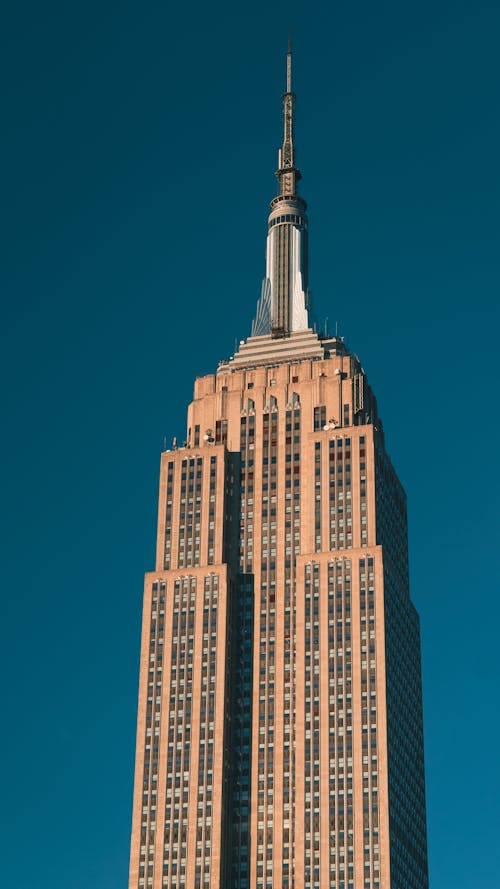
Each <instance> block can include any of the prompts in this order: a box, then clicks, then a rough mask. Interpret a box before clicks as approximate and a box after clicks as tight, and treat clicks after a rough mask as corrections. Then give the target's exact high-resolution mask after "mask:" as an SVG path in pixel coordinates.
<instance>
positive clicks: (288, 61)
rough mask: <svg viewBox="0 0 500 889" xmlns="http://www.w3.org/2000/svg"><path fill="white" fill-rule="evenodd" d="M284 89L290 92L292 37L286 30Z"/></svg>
mask: <svg viewBox="0 0 500 889" xmlns="http://www.w3.org/2000/svg"><path fill="white" fill-rule="evenodd" d="M286 91H287V93H291V92H292V38H291V36H290V31H289V32H288V47H287V51H286Z"/></svg>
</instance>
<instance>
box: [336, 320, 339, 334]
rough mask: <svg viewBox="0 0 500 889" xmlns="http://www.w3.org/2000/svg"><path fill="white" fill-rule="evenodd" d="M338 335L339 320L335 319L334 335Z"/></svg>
mask: <svg viewBox="0 0 500 889" xmlns="http://www.w3.org/2000/svg"><path fill="white" fill-rule="evenodd" d="M338 335H339V322H338V321H336V322H335V336H338Z"/></svg>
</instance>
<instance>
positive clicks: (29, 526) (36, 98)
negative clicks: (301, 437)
mask: <svg viewBox="0 0 500 889" xmlns="http://www.w3.org/2000/svg"><path fill="white" fill-rule="evenodd" d="M243 9H244V10H245V11H244V12H243ZM6 16H7V19H6V20H5V19H4V22H3V25H2V29H1V33H0V43H1V46H0V50H1V51H0V66H1V69H2V70H1V72H0V73H1V82H2V87H3V89H2V93H3V97H2V106H1V107H2V111H1V120H2V130H3V136H2V155H3V159H2V164H1V173H0V175H1V179H2V210H3V213H2V229H3V231H2V237H1V243H2V254H3V256H2V261H1V266H0V288H1V297H2V309H3V317H4V320H3V324H2V340H3V342H2V346H1V361H2V364H3V367H2V381H3V397H2V401H3V408H2V415H3V420H4V432H3V434H2V439H1V443H2V450H3V457H2V474H3V480H2V485H3V500H4V510H3V515H2V522H3V528H2V534H1V540H2V544H3V549H4V555H3V558H2V566H3V571H2V581H3V583H2V587H3V596H4V602H5V604H4V621H3V630H4V639H3V643H2V646H1V658H2V662H3V663H2V672H1V675H2V680H3V684H4V691H3V697H2V702H3V706H2V711H3V712H2V722H3V731H2V747H3V753H2V764H3V780H2V785H3V787H2V796H3V804H2V815H1V817H2V820H3V824H2V826H1V829H0V837H1V844H2V846H3V847H4V849H3V852H2V878H1V882H2V885H4V886H15V887H16V889H123V887H124V886H125V885H126V880H127V867H128V854H129V849H128V845H129V833H130V823H131V802H132V780H133V758H134V745H135V718H136V699H137V681H138V666H139V637H140V618H141V600H142V575H143V572H144V571H145V570H149V569H151V568H153V566H154V544H155V525H156V500H157V481H158V465H159V454H160V450H161V447H162V442H163V437H164V436H167V439H168V441H169V442H170V441H171V438H172V436H173V435H177V436H178V437H179V438H180V439H182V438H183V435H184V430H185V416H186V408H187V404H188V402H189V400H190V398H191V395H192V385H193V380H194V377H195V376H196V375H198V374H202V373H206V372H210V371H212V370H214V369H215V367H216V365H217V362H218V360H219V359H220V358H222V357H226V356H228V355H229V354H231V353H232V352H233V350H234V342H235V338H237V339H240V338H241V337H244V336H247V335H248V334H249V332H250V323H251V318H252V315H253V311H254V307H255V302H256V299H257V297H258V296H259V293H260V285H261V279H262V276H263V273H264V248H265V237H266V221H267V213H268V201H269V200H270V199H271V198H272V197H273V195H274V194H275V189H276V183H275V180H274V176H273V173H274V170H275V169H276V162H277V154H276V152H277V148H278V146H279V144H280V139H281V105H280V97H281V92H282V90H283V87H284V52H285V48H286V33H287V30H288V29H289V28H290V29H291V31H292V36H293V43H294V50H295V61H294V87H295V90H296V92H297V93H298V102H297V128H296V142H297V159H298V163H299V166H300V168H301V170H302V173H303V182H302V183H301V186H302V194H303V196H304V197H305V198H306V199H307V201H308V204H309V218H310V237H311V263H310V266H311V268H310V282H311V287H312V290H313V297H314V300H315V305H316V309H317V312H318V314H319V315H320V316H325V315H326V316H328V317H329V319H330V322H331V325H332V324H333V322H334V321H335V320H338V322H339V324H340V327H341V333H343V334H344V335H345V338H346V342H347V343H348V345H349V347H350V348H351V349H353V350H354V351H355V352H356V353H357V354H359V356H360V358H361V360H362V362H363V365H364V367H365V369H366V371H367V373H368V376H369V379H370V381H371V383H372V385H373V387H374V389H375V392H376V393H377V396H378V400H379V406H380V411H381V415H382V418H383V420H384V425H385V429H386V436H387V445H388V449H389V452H390V453H391V455H392V457H393V461H394V463H395V465H396V468H397V470H398V472H399V474H400V477H401V479H402V481H403V484H404V485H405V488H406V490H407V493H408V503H409V518H410V554H411V569H412V595H413V598H414V601H415V603H416V605H417V607H418V610H419V612H420V615H421V622H422V637H423V664H424V704H425V737H426V764H427V789H428V825H429V853H430V869H431V887H432V889H450V887H452V889H478V887H481V889H496V887H498V886H499V885H500V864H499V857H498V848H497V847H498V831H499V827H500V824H499V817H498V811H499V809H498V798H499V760H500V757H499V742H498V735H499V729H500V717H499V701H498V687H499V669H498V660H499V643H498V625H499V619H500V606H499V600H500V596H499V583H498V580H499V571H498V530H499V525H498V501H499V491H498V472H497V463H498V456H499V444H498V438H499V426H500V412H499V408H498V390H499V387H498V360H497V348H498V322H499V312H498V299H499V291H500V286H499V285H500V273H499V234H500V187H499V175H498V170H499V157H500V124H499V114H498V108H499V81H500V78H499V74H500V63H499V50H498V35H499V32H500V6H499V5H498V3H495V2H493V0H491V2H486V0H454V2H451V0H450V2H444V0H420V2H418V3H417V2H414V3H409V2H403V0H401V2H396V0H388V2H382V3H373V2H371V0H358V2H351V3H346V2H344V3H333V4H330V3H326V2H325V3H317V2H309V3H305V4H304V3H297V2H294V0H290V2H287V3H282V2H273V3H271V2H263V0H254V2H253V3H251V4H245V5H244V6H243V5H242V6H240V5H238V4H235V3H234V2H232V3H229V2H227V0H223V2H221V3H218V4H206V3H199V2H197V0H195V2H194V3H190V4H186V3H182V4H175V5H173V4H172V5H169V4H167V3H165V2H164V3H160V2H148V0H143V2H141V3H137V2H135V3H134V2H124V0H121V2H119V3H118V2H111V0H100V2H95V0H86V2H85V3H83V2H81V0H74V2H71V3H67V2H62V0H60V2H55V0H48V2H44V3H34V2H33V0H27V2H25V3H24V4H9V7H8V10H7V13H6Z"/></svg>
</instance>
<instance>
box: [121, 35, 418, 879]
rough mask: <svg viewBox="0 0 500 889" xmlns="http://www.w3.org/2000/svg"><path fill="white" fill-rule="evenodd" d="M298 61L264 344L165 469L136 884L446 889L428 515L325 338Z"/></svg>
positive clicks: (266, 288)
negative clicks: (424, 643) (413, 517)
mask: <svg viewBox="0 0 500 889" xmlns="http://www.w3.org/2000/svg"><path fill="white" fill-rule="evenodd" d="M293 99H294V96H293V93H292V90H291V53H290V51H289V52H288V54H287V91H286V93H285V95H284V97H283V103H284V141H283V147H282V149H281V151H280V154H279V169H278V171H277V178H278V181H279V194H278V196H277V197H276V198H275V199H274V200H273V201H272V203H271V214H270V216H269V234H268V244H267V268H266V277H265V279H264V283H263V288H262V295H261V298H260V300H259V302H258V308H257V313H256V319H255V321H254V324H253V328H252V336H251V337H249V338H248V339H247V340H246V342H244V343H242V344H241V346H240V348H239V350H238V352H237V353H236V354H235V355H234V356H232V358H231V359H229V360H228V361H223V362H221V363H220V365H219V367H218V370H217V372H216V373H214V374H210V375H208V376H205V377H201V378H199V379H197V380H196V382H195V391H194V400H193V402H192V403H191V405H190V406H189V409H188V422H187V436H186V443H185V445H184V446H183V447H182V448H175V449H173V450H171V451H165V452H164V453H163V454H162V458H161V474H160V498H159V514H158V539H157V557H156V568H155V570H154V571H153V572H151V573H149V574H147V575H146V582H145V592H144V613H143V631H142V648H141V673H140V688H139V713H138V732H137V754H136V770H135V793H134V813H133V828H132V850H131V864H130V883H129V886H130V889H142V887H145V889H147V887H152V889H160V887H168V889H184V887H187V889H203V887H207V889H208V887H210V889H226V887H234V889H261V887H262V889H264V887H268V889H271V887H272V889H304V887H306V889H309V887H310V889H327V887H328V889H379V887H380V889H403V887H404V889H426V887H427V886H428V878H427V851H426V825H425V789H424V769H423V739H422V702H421V671H420V642H419V627H418V617H417V614H416V612H415V609H414V607H413V605H412V602H411V600H410V596H409V588H408V553H407V527H406V499H405V494H404V491H403V489H402V487H401V484H400V482H399V480H398V478H397V476H396V473H395V471H394V469H393V467H392V465H391V462H390V459H389V457H388V455H387V453H386V450H385V445H384V435H383V430H382V423H381V420H380V418H379V416H378V412H377V403H376V399H375V397H374V395H373V393H372V391H371V389H370V386H369V384H368V382H367V379H366V376H365V373H364V371H363V368H362V367H361V365H360V363H359V360H358V358H357V357H356V356H355V355H353V354H351V353H350V352H349V351H348V349H347V348H346V346H345V344H344V342H343V339H342V338H340V337H337V336H334V337H331V336H326V335H325V336H324V337H320V336H318V334H317V333H316V332H315V329H314V325H313V323H312V320H311V317H310V309H309V304H308V290H307V286H308V285H307V240H306V239H307V218H306V215H305V211H306V205H305V202H304V201H303V200H302V198H300V197H299V196H298V195H297V182H298V180H299V178H300V174H299V172H298V170H297V168H296V167H295V159H294V146H293Z"/></svg>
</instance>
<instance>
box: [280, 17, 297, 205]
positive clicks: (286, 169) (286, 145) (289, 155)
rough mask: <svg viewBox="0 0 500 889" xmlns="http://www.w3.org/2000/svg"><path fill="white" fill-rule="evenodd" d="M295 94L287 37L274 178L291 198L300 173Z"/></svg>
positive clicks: (281, 189)
mask: <svg viewBox="0 0 500 889" xmlns="http://www.w3.org/2000/svg"><path fill="white" fill-rule="evenodd" d="M294 102H295V93H294V92H292V40H291V37H290V34H289V35H288V46H287V52H286V93H284V95H283V146H282V148H280V150H279V152H278V170H277V172H276V177H277V179H278V182H279V184H280V195H283V196H291V195H295V194H296V192H297V182H298V181H299V179H300V172H299V170H298V169H297V167H296V166H295V152H294V147H293V105H294Z"/></svg>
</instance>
